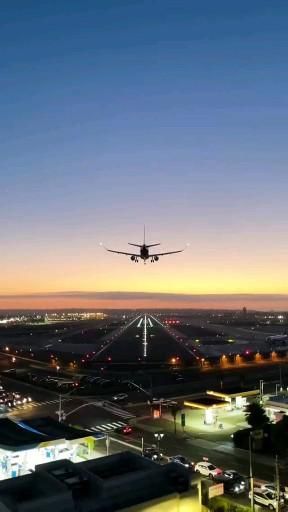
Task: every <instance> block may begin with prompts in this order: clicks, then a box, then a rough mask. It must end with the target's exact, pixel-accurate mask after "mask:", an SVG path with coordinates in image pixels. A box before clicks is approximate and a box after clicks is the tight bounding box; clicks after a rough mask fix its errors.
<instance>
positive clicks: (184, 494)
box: [0, 452, 200, 512]
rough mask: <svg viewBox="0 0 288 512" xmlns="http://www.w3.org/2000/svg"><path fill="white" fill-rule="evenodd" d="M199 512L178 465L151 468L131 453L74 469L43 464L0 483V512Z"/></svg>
mask: <svg viewBox="0 0 288 512" xmlns="http://www.w3.org/2000/svg"><path fill="white" fill-rule="evenodd" d="M53 509H54V510H55V511H56V510H57V512H73V511H77V512H114V511H118V510H119V511H122V512H140V511H141V512H161V511H165V512H188V511H189V512H190V511H191V510H193V512H198V511H199V512H200V505H199V500H198V490H197V487H196V488H195V487H194V486H191V477H190V475H189V473H188V471H187V470H186V469H185V468H184V467H182V466H181V465H180V464H177V463H173V462H172V463H169V464H165V465H159V464H156V463H154V462H152V461H150V460H147V459H145V458H144V457H141V456H140V455H135V454H133V453H130V452H122V453H120V454H115V455H110V456H107V457H101V458H98V459H95V460H90V461H86V462H82V463H79V464H74V463H73V462H71V461H69V460H61V461H55V462H51V463H49V464H42V465H39V466H37V467H36V471H35V472H34V473H32V474H30V475H26V476H23V477H19V478H15V479H10V480H5V481H2V482H0V511H1V512H2V511H3V512H4V511H5V512H14V511H16V510H17V512H24V511H25V512H36V511H37V512H38V511H39V510H41V512H48V511H49V512H51V510H53Z"/></svg>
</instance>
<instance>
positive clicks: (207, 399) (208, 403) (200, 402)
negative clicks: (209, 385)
mask: <svg viewBox="0 0 288 512" xmlns="http://www.w3.org/2000/svg"><path fill="white" fill-rule="evenodd" d="M184 405H186V406H187V407H194V408H195V409H197V408H198V409H210V408H211V409H212V408H216V407H225V406H227V402H225V401H224V400H219V399H218V398H215V397H212V396H206V395H205V396H201V397H198V398H193V399H192V400H185V402H184Z"/></svg>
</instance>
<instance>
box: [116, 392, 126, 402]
mask: <svg viewBox="0 0 288 512" xmlns="http://www.w3.org/2000/svg"><path fill="white" fill-rule="evenodd" d="M127 398H128V395H127V394H126V393H119V394H118V395H115V396H113V400H115V401H118V402H121V400H126V399H127Z"/></svg>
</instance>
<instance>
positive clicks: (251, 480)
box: [249, 432, 254, 512]
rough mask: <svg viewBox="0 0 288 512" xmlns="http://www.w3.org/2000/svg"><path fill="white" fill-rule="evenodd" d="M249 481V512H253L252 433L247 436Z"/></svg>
mask: <svg viewBox="0 0 288 512" xmlns="http://www.w3.org/2000/svg"><path fill="white" fill-rule="evenodd" d="M249 479H250V501H251V512H254V478H253V467H252V432H250V434H249Z"/></svg>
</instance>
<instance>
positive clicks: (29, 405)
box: [8, 398, 73, 412]
mask: <svg viewBox="0 0 288 512" xmlns="http://www.w3.org/2000/svg"><path fill="white" fill-rule="evenodd" d="M70 400H73V398H65V399H63V400H62V403H63V402H68V401H70ZM53 404H55V405H56V404H59V399H57V398H56V399H54V400H45V401H43V402H35V401H34V400H32V402H26V403H25V404H19V405H15V406H14V407H8V410H9V411H11V412H13V411H20V410H27V409H32V408H33V407H43V406H45V405H53Z"/></svg>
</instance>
